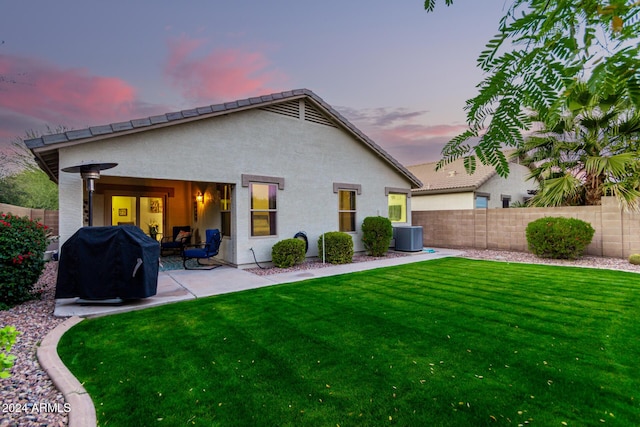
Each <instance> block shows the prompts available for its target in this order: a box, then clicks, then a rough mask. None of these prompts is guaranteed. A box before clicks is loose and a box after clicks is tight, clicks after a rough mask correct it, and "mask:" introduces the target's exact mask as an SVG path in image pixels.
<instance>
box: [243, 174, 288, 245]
mask: <svg viewBox="0 0 640 427" xmlns="http://www.w3.org/2000/svg"><path fill="white" fill-rule="evenodd" d="M241 181H242V186H243V187H248V190H249V237H251V238H265V237H267V238H272V237H277V236H278V190H284V178H282V177H271V176H264V175H249V174H242V176H241ZM254 185H266V186H267V187H268V188H269V190H267V191H268V194H269V199H268V203H269V204H270V200H271V190H270V189H271V188H274V191H273V197H274V207H273V208H272V207H268V208H267V209H255V208H254V207H253V201H254V199H253V186H254ZM254 212H267V213H268V215H269V220H268V222H269V234H254V232H255V230H254V226H253V225H254V222H253V219H254ZM272 214H273V219H272V218H271V215H272Z"/></svg>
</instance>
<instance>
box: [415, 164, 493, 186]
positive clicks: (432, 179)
mask: <svg viewBox="0 0 640 427" xmlns="http://www.w3.org/2000/svg"><path fill="white" fill-rule="evenodd" d="M436 163H437V162H431V163H423V164H420V165H414V166H408V167H407V169H409V171H410V172H411V173H413V174H414V175H415V176H416V177H417V178H418V179H419V180H420V181H422V187H420V188H416V189H413V190H412V194H414V195H420V194H437V193H457V192H464V191H475V190H477V189H478V187H480V186H481V185H482V184H484V183H485V182H487V181H488V180H489V179H490V178H491V177H493V176H494V175H496V173H497V172H496V170H495V168H494V167H493V166H487V165H483V164H482V163H481V162H479V161H478V162H477V165H476V170H475V172H474V173H473V174H471V175H470V174H468V173H467V172H466V170H465V169H464V159H458V160H456V161H454V162H451V163H449V164H448V165H446V166H444V167H443V168H442V169H440V170H438V171H436Z"/></svg>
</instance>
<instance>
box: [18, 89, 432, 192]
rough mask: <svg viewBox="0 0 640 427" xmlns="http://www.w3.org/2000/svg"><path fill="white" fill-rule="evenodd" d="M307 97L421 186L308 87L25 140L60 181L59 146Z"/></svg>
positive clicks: (418, 183) (412, 176) (44, 167)
mask: <svg viewBox="0 0 640 427" xmlns="http://www.w3.org/2000/svg"><path fill="white" fill-rule="evenodd" d="M298 98H308V99H310V100H311V101H312V102H313V103H314V104H315V105H316V106H318V107H320V109H322V110H324V111H325V113H326V114H328V115H329V116H330V117H331V119H332V120H333V121H335V122H336V123H337V124H338V125H340V126H341V127H342V128H343V129H344V130H346V131H348V132H350V133H351V134H353V135H354V136H355V137H356V138H357V139H359V140H361V141H362V142H363V143H365V144H366V145H367V146H368V147H369V148H370V149H372V150H373V151H374V152H375V153H376V154H377V155H379V156H380V157H382V158H383V159H384V160H385V161H386V162H387V163H388V164H390V165H391V166H392V167H393V168H395V169H396V170H398V172H400V173H401V174H402V175H404V176H405V177H406V178H407V179H408V180H409V182H411V184H412V187H414V188H418V187H420V186H421V185H422V183H421V182H420V180H419V179H418V178H416V177H415V176H414V175H413V174H412V173H411V172H410V171H409V170H408V169H407V168H405V167H404V166H403V165H402V164H400V163H399V162H398V161H397V160H396V159H394V158H393V157H392V156H391V155H389V154H388V153H387V152H386V151H385V150H384V149H382V147H380V146H379V145H378V144H376V143H375V142H373V141H372V140H371V139H370V138H369V137H367V136H366V135H365V134H364V133H362V131H360V130H359V129H358V128H357V127H355V126H354V125H353V124H352V123H351V122H349V121H348V120H347V119H346V118H344V117H343V116H342V115H341V114H340V113H338V112H337V111H336V110H335V109H334V108H333V107H331V106H330V105H329V104H327V103H326V102H325V101H324V100H323V99H322V98H320V97H319V96H318V95H316V94H315V93H314V92H312V91H310V90H309V89H295V90H291V91H286V92H280V93H272V94H269V95H263V96H258V97H252V98H248V99H241V100H237V101H233V102H226V103H222V104H214V105H208V106H204V107H199V108H193V109H189V110H183V111H176V112H172V113H167V114H161V115H157V116H151V117H146V118H141V119H135V120H131V121H126V122H120V123H112V124H109V125H102V126H92V127H89V128H87V129H80V130H72V131H68V132H64V133H59V134H55V135H44V136H42V137H40V138H34V139H28V140H25V141H24V142H25V144H26V146H27V148H29V149H30V150H31V152H32V153H33V154H34V155H35V157H36V161H37V162H38V164H39V165H40V167H41V168H42V169H43V170H44V171H45V172H46V173H47V174H48V175H49V176H50V177H51V178H52V179H53V180H54V181H55V182H58V168H59V160H58V149H59V148H62V147H65V146H67V145H71V144H73V145H75V144H79V143H84V142H89V141H97V140H101V139H107V138H112V137H116V136H119V135H126V134H130V133H135V132H143V131H145V130H150V129H155V128H158V127H164V126H170V125H172V124H178V123H185V122H188V121H193V120H202V119H206V118H209V117H215V116H217V115H222V114H229V113H232V112H237V111H244V110H247V109H251V108H257V107H263V106H267V105H273V104H279V103H282V102H286V101H290V100H292V99H298Z"/></svg>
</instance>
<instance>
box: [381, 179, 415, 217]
mask: <svg viewBox="0 0 640 427" xmlns="http://www.w3.org/2000/svg"><path fill="white" fill-rule="evenodd" d="M384 194H385V196H387V217H388V218H389V221H391V222H392V223H393V224H408V223H409V222H410V219H409V218H410V217H409V213H410V209H409V199H410V198H411V190H409V189H405V188H393V187H385V189H384ZM390 196H404V218H405V220H404V221H394V220H392V219H391V215H390V212H389V208H390V207H391V205H390V204H389V202H390V199H391V197H390ZM400 217H401V218H402V213H401V214H400Z"/></svg>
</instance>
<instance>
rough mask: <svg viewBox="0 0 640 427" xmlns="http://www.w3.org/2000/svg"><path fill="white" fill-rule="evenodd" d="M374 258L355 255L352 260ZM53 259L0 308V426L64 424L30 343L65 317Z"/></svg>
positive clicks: (478, 254)
mask: <svg viewBox="0 0 640 427" xmlns="http://www.w3.org/2000/svg"><path fill="white" fill-rule="evenodd" d="M463 251H464V255H463V256H465V257H467V258H474V259H485V260H496V261H502V262H525V263H538V264H554V265H562V266H576V267H592V268H608V269H613V270H620V271H630V272H636V273H640V266H637V265H632V264H629V262H628V261H627V260H625V259H617V258H602V257H592V256H586V257H583V258H581V259H579V260H577V261H560V260H542V259H539V258H537V257H535V256H534V255H532V254H528V253H521V252H506V251H493V250H475V249H463ZM399 256H412V255H411V254H407V253H400V252H390V253H389V254H388V255H387V257H399ZM376 259H378V258H373V257H368V256H363V255H356V256H355V257H354V262H363V261H370V260H376ZM330 266H331V264H324V265H323V264H322V262H318V261H310V262H305V263H303V264H301V265H298V266H295V267H293V268H291V269H278V268H267V269H260V268H253V269H250V270H248V271H251V272H253V273H255V274H260V275H265V274H277V273H283V272H286V271H297V270H305V269H312V268H323V267H330ZM56 273H57V263H56V262H49V263H47V265H46V267H45V271H44V272H43V274H42V276H41V278H40V280H39V281H38V284H37V285H36V290H37V292H38V293H40V294H41V299H39V300H34V301H29V302H26V303H24V304H21V305H19V306H17V307H14V308H12V309H10V310H6V311H0V327H2V326H4V325H13V326H15V327H16V329H17V330H18V331H20V335H19V336H18V339H17V341H16V344H15V346H14V347H13V349H12V351H11V353H12V354H14V355H16V356H17V359H16V362H15V364H14V367H13V369H12V376H11V378H8V379H4V380H0V381H1V384H2V386H1V387H0V404H1V405H2V406H1V408H2V413H0V427H6V426H12V427H13V426H50V427H51V426H66V425H67V424H68V417H67V413H66V411H67V410H68V408H69V407H68V405H67V406H65V401H64V398H63V396H62V394H61V393H59V392H58V390H57V389H56V388H55V387H54V385H53V384H52V382H51V380H50V378H49V376H48V375H47V374H46V372H44V371H43V370H42V369H41V368H40V365H39V364H38V361H37V359H36V354H35V352H36V348H37V346H38V345H39V343H40V341H41V340H42V339H43V338H44V337H45V336H46V335H47V333H49V332H50V331H51V330H52V329H53V328H55V327H56V326H57V325H59V324H60V323H62V322H63V321H64V320H65V319H62V318H56V317H54V316H53V309H54V305H55V302H54V294H55V291H54V289H55V280H56Z"/></svg>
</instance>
